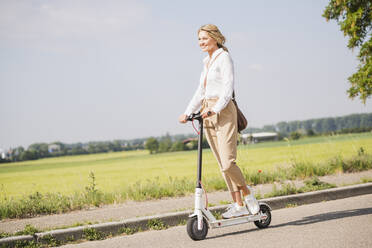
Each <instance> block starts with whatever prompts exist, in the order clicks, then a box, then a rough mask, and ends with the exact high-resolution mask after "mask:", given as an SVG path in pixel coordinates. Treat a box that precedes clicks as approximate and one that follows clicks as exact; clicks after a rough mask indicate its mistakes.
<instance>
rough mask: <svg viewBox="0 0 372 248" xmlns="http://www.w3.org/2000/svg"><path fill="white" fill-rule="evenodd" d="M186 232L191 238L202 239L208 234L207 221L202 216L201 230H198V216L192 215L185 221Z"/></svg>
mask: <svg viewBox="0 0 372 248" xmlns="http://www.w3.org/2000/svg"><path fill="white" fill-rule="evenodd" d="M186 228H187V234H188V235H189V236H190V238H191V239H193V240H203V239H205V237H206V236H207V234H208V223H207V221H206V220H205V218H203V228H202V229H201V230H198V217H197V216H193V217H191V218H189V219H188V221H187V227H186Z"/></svg>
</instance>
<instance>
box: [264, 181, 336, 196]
mask: <svg viewBox="0 0 372 248" xmlns="http://www.w3.org/2000/svg"><path fill="white" fill-rule="evenodd" d="M335 187H336V185H334V184H329V183H325V182H322V181H320V180H319V178H317V177H313V178H312V179H309V180H306V181H305V186H302V187H300V188H297V187H296V186H295V185H294V183H285V184H281V188H280V189H278V188H277V186H276V185H275V184H274V185H273V190H272V192H270V193H267V194H265V197H275V196H284V195H293V194H299V193H304V192H310V191H317V190H323V189H330V188H335Z"/></svg>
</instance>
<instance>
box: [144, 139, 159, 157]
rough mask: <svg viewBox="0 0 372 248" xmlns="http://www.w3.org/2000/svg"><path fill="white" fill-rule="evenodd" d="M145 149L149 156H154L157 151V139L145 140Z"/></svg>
mask: <svg viewBox="0 0 372 248" xmlns="http://www.w3.org/2000/svg"><path fill="white" fill-rule="evenodd" d="M145 148H146V149H147V150H149V151H150V154H154V153H156V152H158V150H159V142H158V140H157V139H155V138H153V137H151V138H148V139H147V140H146V143H145Z"/></svg>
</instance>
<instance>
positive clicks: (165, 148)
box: [145, 134, 209, 154]
mask: <svg viewBox="0 0 372 248" xmlns="http://www.w3.org/2000/svg"><path fill="white" fill-rule="evenodd" d="M190 136H191V137H190ZM190 136H184V137H183V139H180V136H179V137H177V138H174V137H172V136H170V135H169V134H166V135H165V136H162V137H160V138H158V139H156V138H154V137H150V138H148V139H147V140H146V142H145V148H146V149H147V150H149V151H150V154H154V153H162V152H178V151H189V150H196V149H198V139H197V138H195V135H190ZM208 147H209V145H208V142H207V140H206V139H205V138H203V142H202V148H208Z"/></svg>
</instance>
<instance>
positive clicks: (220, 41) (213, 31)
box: [198, 24, 229, 52]
mask: <svg viewBox="0 0 372 248" xmlns="http://www.w3.org/2000/svg"><path fill="white" fill-rule="evenodd" d="M200 31H205V32H207V33H208V35H209V36H210V37H211V38H212V39H214V40H215V41H216V42H217V46H218V47H219V48H222V49H223V50H225V51H226V52H228V51H229V50H228V49H227V47H225V46H224V44H225V41H226V39H225V36H223V35H222V33H221V32H220V30H219V29H218V27H217V26H216V25H213V24H206V25H203V26H201V27H200V28H199V30H198V34H199V33H200Z"/></svg>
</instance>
